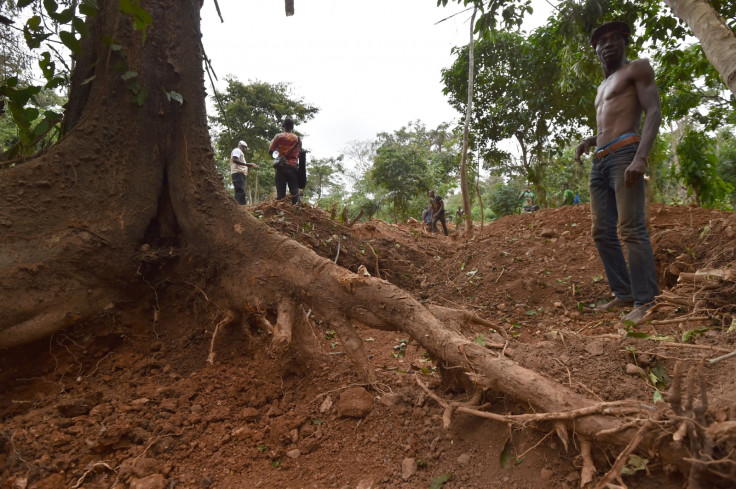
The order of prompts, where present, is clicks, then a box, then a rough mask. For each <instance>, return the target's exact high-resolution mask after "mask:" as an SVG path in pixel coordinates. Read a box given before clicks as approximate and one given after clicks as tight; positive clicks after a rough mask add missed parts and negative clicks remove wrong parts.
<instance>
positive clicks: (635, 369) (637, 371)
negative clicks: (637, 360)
mask: <svg viewBox="0 0 736 489" xmlns="http://www.w3.org/2000/svg"><path fill="white" fill-rule="evenodd" d="M626 373H627V374H629V375H646V374H647V373H646V372H645V371H644V369H643V368H641V367H639V366H637V365H634V364H633V363H627V364H626Z"/></svg>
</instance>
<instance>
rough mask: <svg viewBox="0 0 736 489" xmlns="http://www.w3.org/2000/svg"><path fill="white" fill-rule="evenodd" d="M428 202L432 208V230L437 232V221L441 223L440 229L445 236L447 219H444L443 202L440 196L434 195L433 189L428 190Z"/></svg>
mask: <svg viewBox="0 0 736 489" xmlns="http://www.w3.org/2000/svg"><path fill="white" fill-rule="evenodd" d="M429 203H430V206H431V209H432V228H431V229H432V232H433V233H438V232H439V228H438V226H437V223H438V222H439V223H441V224H442V230H443V231H444V232H445V236H447V235H448V233H447V221H446V220H445V202H444V201H443V200H442V197H440V196H439V195H435V193H434V190H430V191H429Z"/></svg>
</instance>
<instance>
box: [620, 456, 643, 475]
mask: <svg viewBox="0 0 736 489" xmlns="http://www.w3.org/2000/svg"><path fill="white" fill-rule="evenodd" d="M647 464H649V460H648V459H646V458H642V457H640V456H638V455H631V456H630V457H629V460H628V461H627V462H626V465H625V466H624V468H623V469H621V473H622V474H633V473H635V472H638V471H640V470H646V469H647Z"/></svg>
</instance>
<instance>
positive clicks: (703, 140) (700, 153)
mask: <svg viewBox="0 0 736 489" xmlns="http://www.w3.org/2000/svg"><path fill="white" fill-rule="evenodd" d="M714 143H715V141H714V139H713V138H712V137H710V136H708V135H707V134H705V133H704V132H702V131H698V130H694V129H689V130H688V131H687V132H686V133H685V135H684V136H683V138H682V139H681V141H680V143H679V144H678V145H677V155H678V156H679V162H680V165H679V167H678V168H675V169H674V171H675V172H676V173H677V177H678V178H680V179H682V181H683V182H685V184H686V185H687V187H688V195H692V196H693V197H694V198H695V202H696V203H697V204H698V205H700V206H703V207H707V208H713V207H720V206H721V205H723V203H724V201H726V199H727V197H728V195H729V194H730V193H731V192H733V190H734V188H733V186H732V185H730V184H728V183H726V182H724V181H723V179H721V178H720V177H719V176H718V156H717V155H716V153H715V145H714Z"/></svg>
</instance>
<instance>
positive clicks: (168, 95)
mask: <svg viewBox="0 0 736 489" xmlns="http://www.w3.org/2000/svg"><path fill="white" fill-rule="evenodd" d="M166 98H167V99H168V100H169V102H171V101H172V100H175V101H177V102H179V105H182V104H184V97H182V95H181V94H180V93H179V92H175V91H173V90H172V91H170V92H166Z"/></svg>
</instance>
